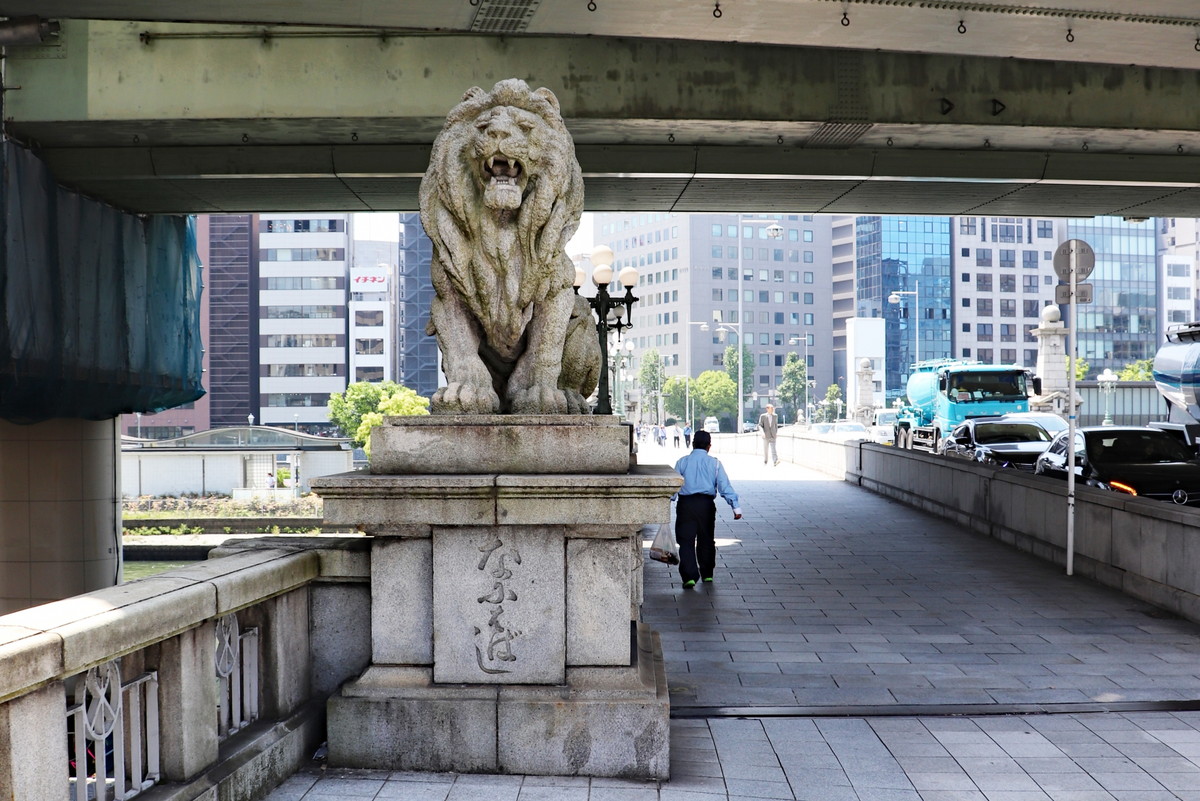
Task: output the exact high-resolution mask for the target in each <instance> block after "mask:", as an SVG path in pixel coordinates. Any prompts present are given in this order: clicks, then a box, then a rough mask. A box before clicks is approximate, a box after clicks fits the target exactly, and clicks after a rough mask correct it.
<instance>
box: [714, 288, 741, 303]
mask: <svg viewBox="0 0 1200 801" xmlns="http://www.w3.org/2000/svg"><path fill="white" fill-rule="evenodd" d="M734 291H735V292H736V291H737V290H734ZM712 299H713V300H725V291H724V290H723V289H721V288H720V287H714V288H713V291H712Z"/></svg>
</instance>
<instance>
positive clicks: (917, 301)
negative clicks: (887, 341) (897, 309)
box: [888, 278, 921, 364]
mask: <svg viewBox="0 0 1200 801" xmlns="http://www.w3.org/2000/svg"><path fill="white" fill-rule="evenodd" d="M901 295H912V296H913V307H914V311H915V312H916V313H917V324H916V327H915V328H914V329H913V332H914V333H915V334H916V339H917V342H916V346H915V348H914V349H913V353H914V356H913V364H916V363H917V362H919V361H921V281H920V280H919V279H917V278H914V279H913V288H912V289H911V290H903V289H896V290H893V291H892V293H891V294H890V295H888V303H892V304H896V303H899V302H900V296H901Z"/></svg>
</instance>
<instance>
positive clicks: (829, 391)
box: [822, 384, 842, 422]
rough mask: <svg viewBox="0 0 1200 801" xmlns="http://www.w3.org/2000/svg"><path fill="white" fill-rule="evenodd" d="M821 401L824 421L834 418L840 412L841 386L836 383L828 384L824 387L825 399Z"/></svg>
mask: <svg viewBox="0 0 1200 801" xmlns="http://www.w3.org/2000/svg"><path fill="white" fill-rule="evenodd" d="M822 403H823V406H824V410H825V422H829V421H830V420H836V419H837V418H838V415H840V414H841V408H842V388H841V387H839V386H838V385H837V384H830V385H829V386H828V387H826V388H825V400H824V401H823V402H822Z"/></svg>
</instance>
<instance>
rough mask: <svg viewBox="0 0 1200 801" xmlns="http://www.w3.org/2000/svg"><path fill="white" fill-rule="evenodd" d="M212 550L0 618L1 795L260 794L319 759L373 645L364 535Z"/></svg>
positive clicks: (31, 798)
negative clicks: (340, 695)
mask: <svg viewBox="0 0 1200 801" xmlns="http://www.w3.org/2000/svg"><path fill="white" fill-rule="evenodd" d="M214 554H215V555H217V556H219V557H220V558H214V559H210V560H209V561H207V562H203V563H200V564H197V565H193V566H190V567H187V568H183V569H179V570H173V571H170V572H168V573H162V574H159V575H157V576H155V577H152V578H148V579H143V580H141V581H135V582H131V583H129V584H122V585H118V586H116V587H110V588H107V589H103V590H98V591H95V592H90V593H86V594H84V595H77V596H75V597H72V598H68V599H65V600H62V601H57V602H54V603H49V604H44V605H42V606H37V607H32V608H29V609H25V610H22V611H19V612H15V613H13V614H9V615H5V616H2V617H0V666H2V667H3V669H0V798H16V799H26V800H27V801H41V800H42V799H56V801H57V799H62V798H64V797H68V793H70V795H69V797H70V798H72V799H81V800H82V799H86V798H88V790H89V789H91V790H92V793H93V796H94V797H95V798H97V799H107V798H112V797H114V795H116V797H122V798H129V797H132V796H133V795H136V794H137V793H139V792H142V791H144V790H146V789H148V788H150V787H152V786H153V785H155V784H157V785H159V786H157V787H155V788H154V792H153V797H154V799H155V800H156V801H158V799H166V798H169V799H180V800H181V801H182V799H193V798H206V799H207V798H215V797H216V796H215V795H210V794H209V793H211V792H212V788H213V787H214V786H218V785H219V786H220V788H221V793H220V795H221V797H227V794H228V797H239V798H243V797H253V796H255V795H261V794H263V793H265V792H266V791H267V790H268V789H270V788H271V787H273V786H275V785H276V784H278V783H279V782H280V781H282V779H283V778H284V777H286V776H287V775H290V773H292V772H293V771H294V770H295V769H296V768H297V767H298V766H299V764H300V763H301V762H303V761H304V760H306V759H308V758H309V757H311V755H312V752H313V750H314V749H315V748H316V746H317V745H318V744H319V743H320V741H321V740H322V739H323V737H324V730H323V721H322V716H323V707H324V702H325V698H326V697H327V696H328V695H329V693H330V692H332V691H333V690H334V689H335V688H336V687H337V686H338V685H340V684H341V683H342V682H343V681H344V680H345V679H346V678H348V677H350V676H352V675H357V673H359V672H360V671H361V670H362V668H363V666H364V665H365V664H366V662H367V659H368V657H369V654H370V643H369V639H368V631H367V630H366V628H365V626H358V627H356V626H355V624H354V623H353V620H354V618H355V614H354V613H355V612H356V611H357V612H358V613H359V614H358V617H359V618H360V619H364V620H366V619H369V592H368V590H367V585H366V581H367V576H368V565H367V559H368V554H367V552H366V550H365V543H364V542H363V541H362V539H361V538H319V539H316V540H313V539H311V538H308V539H305V540H303V541H301V540H299V539H287V538H279V537H273V538H269V539H263V540H251V541H242V542H238V543H236V544H230V545H229V547H226V548H222V549H218V550H217V551H215V552H214ZM88 750H90V751H91V753H92V754H94V755H95V757H94V758H88V757H86V756H84V754H85V752H86V751H88ZM72 761H74V762H75V765H76V768H75V770H74V771H73V770H72V768H71V767H70V765H71V762H72ZM76 773H77V774H79V778H78V779H77V778H76V777H75V774H76ZM88 774H94V777H93V778H92V779H91V780H90V781H89V779H88V778H87V777H88ZM106 779H107V780H108V783H107V784H106V783H105V781H104V780H106ZM88 785H91V786H90V787H89V786H88Z"/></svg>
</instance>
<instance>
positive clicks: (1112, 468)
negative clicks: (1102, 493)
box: [1034, 426, 1200, 506]
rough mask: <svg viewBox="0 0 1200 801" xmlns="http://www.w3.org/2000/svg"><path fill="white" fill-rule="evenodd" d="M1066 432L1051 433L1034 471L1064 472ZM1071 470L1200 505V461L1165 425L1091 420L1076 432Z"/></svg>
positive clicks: (1129, 490)
mask: <svg viewBox="0 0 1200 801" xmlns="http://www.w3.org/2000/svg"><path fill="white" fill-rule="evenodd" d="M1067 434H1068V432H1065V431H1064V432H1063V433H1061V434H1059V435H1058V436H1057V437H1055V438H1054V441H1053V442H1052V443H1050V447H1048V448H1047V449H1046V451H1045V452H1044V453H1043V454H1042V455H1041V456H1039V457H1038V460H1037V464H1036V466H1035V468H1034V471H1035V472H1036V473H1038V474H1040V475H1046V476H1054V477H1056V478H1061V479H1064V480H1065V479H1066V477H1067V470H1068V469H1069V468H1068V467H1067V450H1068V448H1067V445H1068V441H1067ZM1071 451H1072V452H1073V454H1074V462H1075V468H1074V469H1075V474H1076V476H1078V480H1080V481H1082V482H1083V483H1085V484H1087V485H1089V486H1092V487H1099V488H1100V489H1106V490H1112V491H1113V492H1123V493H1125V494H1127V495H1137V496H1139V497H1142V498H1152V499H1154V500H1157V501H1171V502H1173V503H1177V504H1181V505H1187V506H1200V463H1198V462H1197V461H1196V456H1195V454H1193V453H1192V452H1191V451H1190V450H1188V448H1187V446H1185V445H1184V444H1183V442H1182V441H1180V439H1179V438H1178V437H1177V436H1176V435H1175V434H1173V433H1171V432H1169V431H1160V430H1159V429H1157V428H1139V427H1133V426H1130V427H1126V426H1090V427H1087V428H1081V429H1079V430H1078V431H1076V432H1075V447H1074V448H1072V449H1071Z"/></svg>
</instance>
